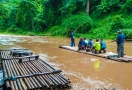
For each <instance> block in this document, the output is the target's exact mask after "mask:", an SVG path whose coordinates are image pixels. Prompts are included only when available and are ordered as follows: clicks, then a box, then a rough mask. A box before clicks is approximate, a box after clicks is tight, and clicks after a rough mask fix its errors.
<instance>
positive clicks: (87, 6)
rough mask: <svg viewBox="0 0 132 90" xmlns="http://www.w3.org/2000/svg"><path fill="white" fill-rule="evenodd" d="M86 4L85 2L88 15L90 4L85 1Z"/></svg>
mask: <svg viewBox="0 0 132 90" xmlns="http://www.w3.org/2000/svg"><path fill="white" fill-rule="evenodd" d="M86 2H87V3H86V13H87V14H88V15H89V3H90V1H89V0H87V1H86Z"/></svg>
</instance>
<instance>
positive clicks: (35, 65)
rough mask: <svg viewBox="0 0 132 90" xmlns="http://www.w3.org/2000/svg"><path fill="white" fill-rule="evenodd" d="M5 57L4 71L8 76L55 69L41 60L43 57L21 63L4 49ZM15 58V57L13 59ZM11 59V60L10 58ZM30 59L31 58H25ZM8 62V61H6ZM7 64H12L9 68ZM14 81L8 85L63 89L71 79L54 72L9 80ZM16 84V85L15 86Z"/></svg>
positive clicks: (23, 87) (22, 87)
mask: <svg viewBox="0 0 132 90" xmlns="http://www.w3.org/2000/svg"><path fill="white" fill-rule="evenodd" d="M2 53H3V55H4V58H5V59H7V60H5V61H3V62H4V63H3V65H5V66H6V67H5V68H6V69H5V71H4V73H8V74H7V76H5V77H8V76H15V77H17V76H24V75H31V74H34V73H37V72H38V73H43V72H53V71H55V69H54V68H52V67H51V66H50V65H48V64H47V63H46V62H41V59H38V60H31V61H30V62H23V63H19V62H18V61H19V60H18V59H17V57H13V56H11V55H9V53H10V52H9V51H2ZM13 58H14V59H13ZM8 59H10V60H8ZM25 59H29V58H24V60H25ZM5 62H6V63H5ZM7 66H10V68H8V67H7ZM7 82H8V81H7ZM9 82H13V83H12V84H9V83H8V84H9V85H8V84H7V87H8V86H9V87H11V88H12V90H17V89H18V90H26V89H29V90H31V89H38V88H40V89H41V88H42V87H43V89H44V88H45V89H51V90H52V89H59V88H60V89H62V88H66V87H67V86H68V84H69V83H70V81H69V79H67V78H66V77H65V76H63V75H62V74H60V73H53V74H46V75H37V76H32V77H25V78H20V79H17V80H16V81H9ZM13 85H15V86H16V87H13Z"/></svg>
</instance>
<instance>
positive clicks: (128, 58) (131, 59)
mask: <svg viewBox="0 0 132 90" xmlns="http://www.w3.org/2000/svg"><path fill="white" fill-rule="evenodd" d="M59 48H62V49H67V50H71V51H75V52H79V53H83V54H88V55H93V56H97V57H102V58H106V59H110V60H114V61H118V62H132V56H127V55H125V56H124V57H121V58H117V54H116V53H111V54H109V52H106V53H98V54H95V53H92V52H86V50H79V51H78V47H77V46H76V47H71V46H59Z"/></svg>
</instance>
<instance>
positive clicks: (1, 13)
mask: <svg viewBox="0 0 132 90" xmlns="http://www.w3.org/2000/svg"><path fill="white" fill-rule="evenodd" d="M8 14H9V10H8V9H7V8H6V6H5V4H4V3H0V19H1V18H7V17H8Z"/></svg>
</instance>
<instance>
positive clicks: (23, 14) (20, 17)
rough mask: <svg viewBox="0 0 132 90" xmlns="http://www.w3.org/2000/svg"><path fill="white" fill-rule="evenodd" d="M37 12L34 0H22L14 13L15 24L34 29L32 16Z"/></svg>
mask: <svg viewBox="0 0 132 90" xmlns="http://www.w3.org/2000/svg"><path fill="white" fill-rule="evenodd" d="M36 14H37V6H36V3H35V2H34V1H30V0H23V1H21V2H20V4H19V6H18V11H17V14H16V21H17V26H19V27H22V28H23V29H31V30H33V29H34V17H35V16H36Z"/></svg>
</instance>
